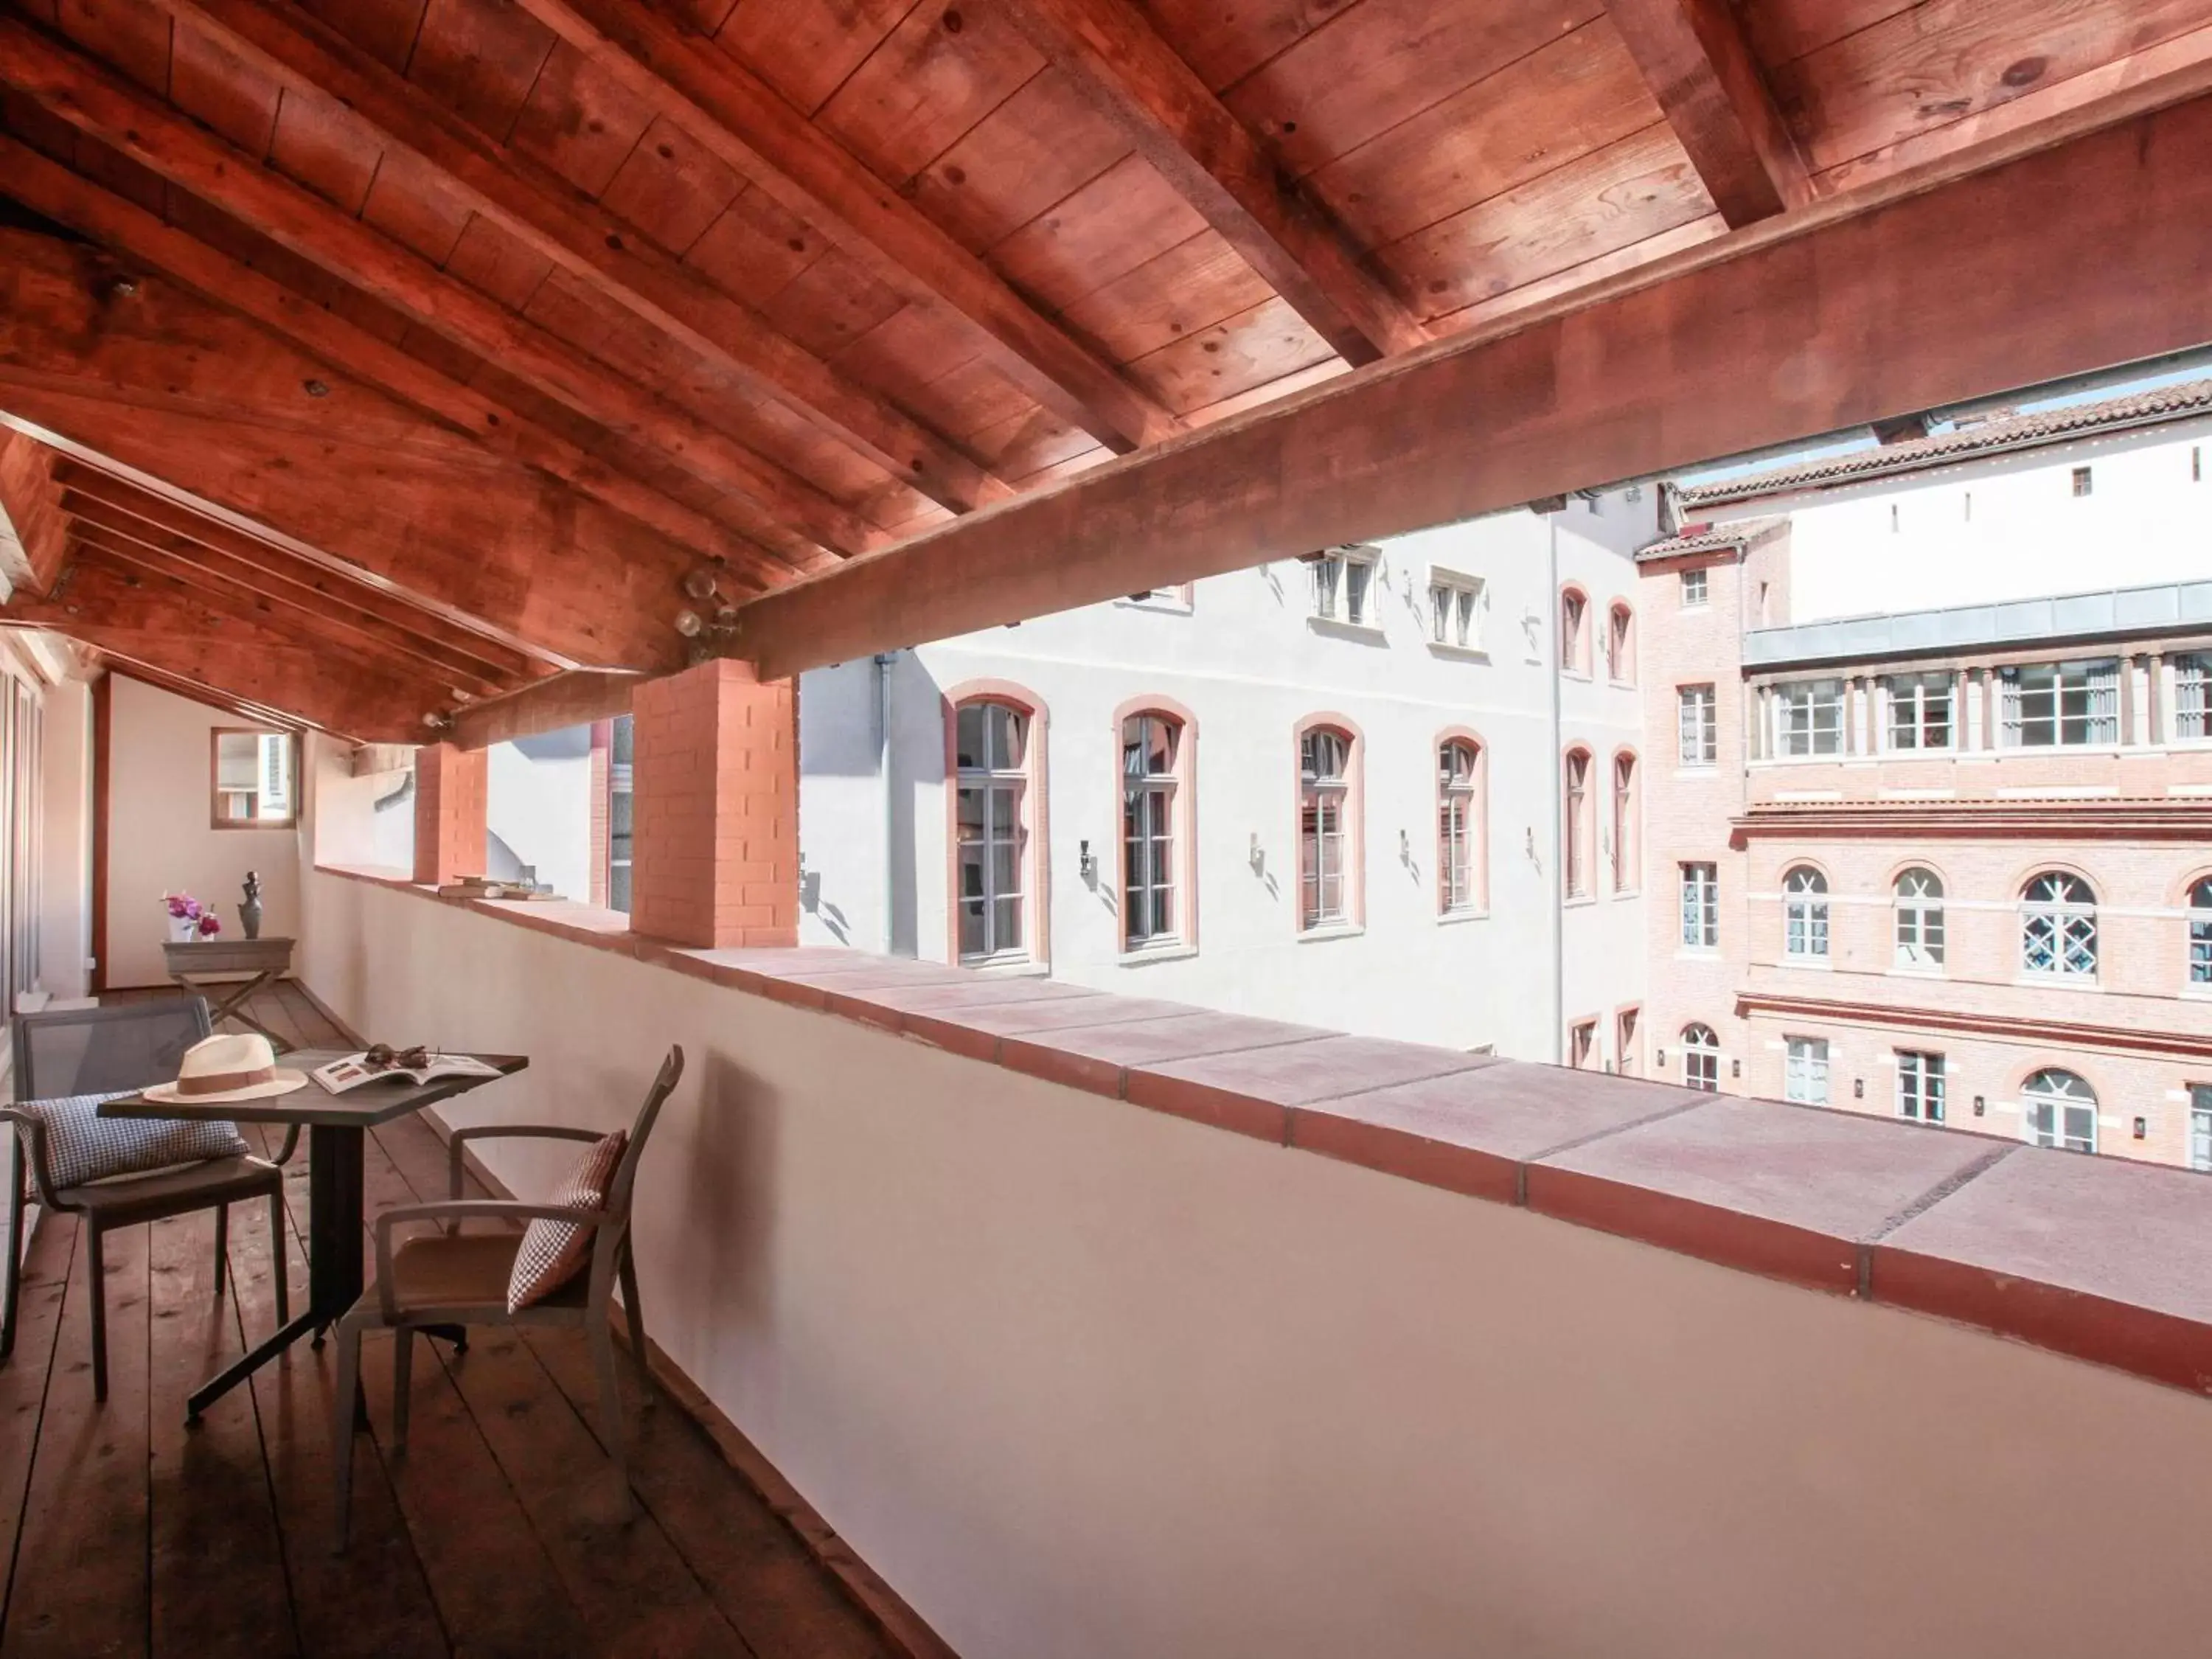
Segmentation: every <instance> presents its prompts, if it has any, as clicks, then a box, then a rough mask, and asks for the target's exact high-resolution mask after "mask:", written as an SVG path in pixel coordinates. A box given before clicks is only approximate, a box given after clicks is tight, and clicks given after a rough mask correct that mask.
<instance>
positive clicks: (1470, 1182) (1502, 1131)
mask: <svg viewBox="0 0 2212 1659" xmlns="http://www.w3.org/2000/svg"><path fill="white" fill-rule="evenodd" d="M1590 1075H1591V1074H1590V1073H1588V1072H1571V1071H1568V1070H1566V1069H1565V1068H1564V1067H1561V1066H1531V1065H1528V1064H1526V1063H1524V1062H1522V1061H1521V1060H1495V1059H1489V1058H1480V1059H1478V1060H1477V1064H1476V1065H1475V1066H1474V1067H1473V1068H1471V1069H1469V1070H1467V1071H1461V1072H1449V1073H1444V1074H1443V1075H1442V1076H1440V1077H1432V1078H1423V1079H1419V1080H1418V1081H1416V1082H1413V1083H1399V1084H1393V1085H1390V1086H1389V1087H1387V1088H1381V1089H1370V1090H1369V1091H1366V1092H1365V1093H1364V1094H1356V1095H1346V1096H1344V1097H1340V1098H1339V1099H1335V1100H1324V1101H1317V1102H1314V1103H1310V1104H1307V1105H1302V1106H1297V1107H1295V1108H1293V1109H1292V1110H1291V1146H1295V1147H1297V1148H1299V1149H1300V1150H1302V1151H1304V1152H1319V1153H1321V1154H1322V1156H1323V1157H1325V1158H1342V1159H1344V1160H1345V1161H1346V1163H1349V1164H1364V1165H1365V1166H1366V1167H1367V1168H1368V1169H1370V1170H1381V1171H1382V1172H1383V1174H1385V1175H1395V1176H1404V1177H1405V1178H1406V1179H1407V1180H1409V1181H1418V1182H1422V1183H1423V1184H1424V1185H1426V1186H1431V1187H1444V1188H1449V1189H1450V1190H1451V1191H1453V1192H1455V1193H1466V1194H1469V1195H1471V1196H1473V1197H1476V1198H1487V1199H1493V1200H1497V1201H1498V1202H1499V1203H1501V1204H1517V1203H1519V1202H1520V1201H1521V1196H1522V1192H1521V1183H1522V1164H1523V1162H1524V1161H1525V1160H1527V1159H1528V1158H1538V1157H1541V1156H1542V1155H1543V1154H1544V1153H1546V1152H1555V1151H1558V1150H1559V1149H1561V1148H1564V1147H1566V1146H1571V1145H1574V1144H1575V1143H1577V1142H1579V1141H1583V1140H1587V1139H1590V1138H1592V1137H1593V1136H1595V1135H1601V1134H1606V1133H1611V1132H1613V1131H1615V1130H1618V1129H1624V1128H1626V1127H1629V1126H1631V1125H1632V1124H1636V1123H1641V1122H1644V1121H1648V1120H1650V1119H1651V1118H1655V1117H1662V1116H1664V1115H1666V1114H1668V1113H1669V1112H1679V1111H1684V1110H1686V1109H1689V1108H1691V1107H1692V1106H1699V1105H1704V1104H1705V1103H1709V1102H1710V1101H1711V1098H1712V1097H1711V1096H1710V1095H1706V1094H1700V1093H1698V1092H1695V1091H1692V1090H1688V1089H1676V1088H1671V1087H1669V1086H1668V1085H1665V1084H1658V1083H1642V1082H1638V1081H1636V1080H1634V1079H1628V1078H1607V1079H1606V1086H1604V1087H1601V1088H1595V1089H1594V1088H1592V1087H1591V1086H1590V1081H1589V1080H1590Z"/></svg>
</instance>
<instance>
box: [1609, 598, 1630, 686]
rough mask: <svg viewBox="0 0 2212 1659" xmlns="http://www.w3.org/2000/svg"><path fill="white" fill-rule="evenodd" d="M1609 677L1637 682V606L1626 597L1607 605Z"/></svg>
mask: <svg viewBox="0 0 2212 1659" xmlns="http://www.w3.org/2000/svg"><path fill="white" fill-rule="evenodd" d="M1605 677H1606V679H1607V682H1608V683H1610V684H1613V685H1633V684H1636V608H1635V607H1634V606H1633V605H1630V604H1629V603H1628V601H1627V600H1626V599H1615V600H1614V601H1613V603H1612V604H1611V605H1607V606H1606V608H1605Z"/></svg>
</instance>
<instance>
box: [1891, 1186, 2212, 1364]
mask: <svg viewBox="0 0 2212 1659" xmlns="http://www.w3.org/2000/svg"><path fill="white" fill-rule="evenodd" d="M1871 1273H1872V1282H1873V1288H1874V1296H1875V1300H1876V1301H1878V1302H1887V1303H1889V1304H1893V1305H1894V1306H1897V1307H1903V1308H1913V1309H1917V1310H1919V1311H1920V1312H1923V1313H1931V1314H1937V1315H1941V1316H1943V1317H1945V1318H1949V1319H1959V1320H1964V1321H1966V1322H1968V1323H1970V1324H1975V1325H1981V1326H1984V1327H1986V1328H1989V1329H1990V1330H1994V1331H2001V1332H2003V1333H2004V1334H2007V1335H2010V1336H2017V1337H2021V1338H2024V1339H2025V1340H2027V1341H2030V1342H2033V1343H2036V1344H2038V1345H2039V1346H2043V1347H2046V1348H2056V1349H2057V1350H2058V1351H2059V1352H2062V1353H2070V1354H2074V1355H2075V1356H2077V1357H2078V1358H2083V1359H2088V1360H2093V1361H2096V1362H2098V1363H2100V1364H2108V1365H2117V1366H2118V1367H2120V1368H2121V1369H2122V1370H2130V1371H2135V1372H2136V1373H2138V1374H2139V1375H2142V1376H2152V1377H2156V1378H2158V1379H2160V1381H2163V1382H2167V1383H2177V1384H2179V1386H2180V1387H2183V1388H2185V1389H2196V1390H2197V1391H2198V1392H2200V1393H2202V1392H2212V1180H2207V1179H2206V1178H2205V1177H2204V1176H2202V1175H2198V1174H2196V1173H2193V1172H2191V1171H2190V1170H2170V1169H2162V1168H2159V1167H2156V1166H2154V1165H2145V1164H2135V1163H2130V1162H2128V1161H2126V1160H2124V1159H2120V1158H2093V1157H2089V1156H2086V1155H2084V1154H2082V1153H2080V1152H2053V1151H2047V1150H2045V1149H2044V1148H2041V1147H2034V1146H2016V1147H2014V1148H2013V1149H2012V1150H2011V1151H2010V1152H2009V1153H2008V1156H2006V1157H2005V1158H2003V1159H2002V1160H2001V1161H2000V1162H1999V1163H1997V1164H1996V1165H1994V1166H1993V1167H1992V1168H1991V1169H1990V1170H1988V1171H1987V1172H1986V1173H1985V1174H1984V1175H1983V1176H1980V1178H1978V1180H1975V1181H1973V1182H1969V1183H1968V1184H1966V1186H1964V1187H1962V1188H1960V1189H1959V1190H1958V1191H1956V1192H1954V1193H1952V1194H1948V1195H1947V1196H1946V1197H1944V1198H1943V1199H1942V1200H1941V1201H1939V1202H1937V1203H1936V1204H1934V1205H1932V1206H1929V1208H1928V1209H1927V1210H1926V1211H1925V1212H1923V1213H1922V1214H1920V1215H1917V1216H1915V1217H1914V1218H1911V1220H1909V1221H1907V1222H1905V1224H1904V1225H1902V1226H1900V1227H1899V1228H1898V1229H1897V1230H1896V1231H1893V1232H1892V1233H1890V1234H1889V1235H1888V1236H1887V1237H1884V1238H1883V1239H1881V1242H1880V1243H1877V1244H1875V1247H1874V1250H1873V1262H1872V1269H1871Z"/></svg>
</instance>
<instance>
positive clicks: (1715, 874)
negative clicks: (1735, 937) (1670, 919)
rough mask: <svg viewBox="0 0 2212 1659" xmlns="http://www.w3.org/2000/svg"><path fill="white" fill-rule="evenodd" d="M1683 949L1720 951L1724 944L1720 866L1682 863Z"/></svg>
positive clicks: (1706, 861)
mask: <svg viewBox="0 0 2212 1659" xmlns="http://www.w3.org/2000/svg"><path fill="white" fill-rule="evenodd" d="M1680 867H1681V915H1682V928H1681V939H1682V948H1683V949H1684V950H1686V951H1717V950H1719V949H1720V945H1721V875H1720V866H1718V865H1717V864H1715V863H1713V862H1711V860H1704V861H1699V860H1689V861H1686V862H1685V863H1684V864H1683V865H1682V866H1680Z"/></svg>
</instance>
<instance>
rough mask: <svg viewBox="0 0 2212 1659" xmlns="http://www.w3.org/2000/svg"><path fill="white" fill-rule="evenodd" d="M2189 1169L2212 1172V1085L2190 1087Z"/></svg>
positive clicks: (2201, 1084) (2193, 1084)
mask: <svg viewBox="0 0 2212 1659" xmlns="http://www.w3.org/2000/svg"><path fill="white" fill-rule="evenodd" d="M2189 1167H2190V1168H2191V1169H2192V1170H2212V1084H2203V1083H2192V1084H2191V1085H2189Z"/></svg>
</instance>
